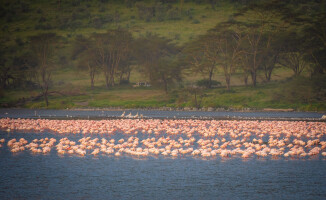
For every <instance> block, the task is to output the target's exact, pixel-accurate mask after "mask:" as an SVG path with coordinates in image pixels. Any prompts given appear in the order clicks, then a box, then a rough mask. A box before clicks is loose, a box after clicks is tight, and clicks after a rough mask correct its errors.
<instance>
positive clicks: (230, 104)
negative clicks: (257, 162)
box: [0, 71, 326, 111]
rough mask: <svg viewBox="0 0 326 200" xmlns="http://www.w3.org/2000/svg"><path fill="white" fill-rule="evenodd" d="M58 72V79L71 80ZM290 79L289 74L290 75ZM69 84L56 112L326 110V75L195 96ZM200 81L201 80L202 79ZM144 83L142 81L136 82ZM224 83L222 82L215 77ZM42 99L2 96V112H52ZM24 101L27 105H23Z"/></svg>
mask: <svg viewBox="0 0 326 200" xmlns="http://www.w3.org/2000/svg"><path fill="white" fill-rule="evenodd" d="M69 74H70V73H69V71H67V72H66V74H60V73H58V74H57V76H55V77H61V79H60V80H65V79H64V78H63V77H64V76H68V77H69ZM284 74H286V73H284ZM70 76H71V77H74V78H72V79H70V81H69V82H68V81H67V82H64V81H60V82H54V83H53V87H52V89H51V91H52V94H51V95H50V98H49V103H50V104H49V107H48V108H51V109H66V108H110V107H111V108H112V107H115V108H162V107H171V108H186V109H192V108H195V107H197V108H203V109H207V108H224V109H235V110H243V109H247V108H249V109H259V110H262V109H264V108H274V109H294V110H298V111H325V110H326V100H325V89H324V88H325V87H326V81H325V80H326V78H325V76H320V77H316V78H314V79H310V78H308V77H298V78H293V77H292V78H291V77H287V78H286V76H285V77H284V79H283V80H277V81H271V82H269V83H263V82H261V83H260V84H259V85H258V86H256V87H252V86H244V85H243V84H241V80H240V78H241V77H237V76H235V77H233V82H234V84H233V86H232V88H231V90H230V91H227V90H226V88H225V87H224V86H223V85H222V86H221V87H219V88H213V89H203V90H201V91H199V92H198V93H197V94H196V100H195V95H194V94H191V93H190V92H188V91H187V89H186V86H184V85H175V86H174V87H173V88H170V92H169V93H167V94H166V93H165V92H164V90H163V88H160V87H158V86H152V87H148V88H145V87H141V88H134V87H133V86H132V84H129V85H122V86H115V87H112V88H110V89H107V88H106V87H105V86H104V82H103V80H102V77H100V76H98V78H97V82H96V84H95V88H94V89H93V90H91V89H90V87H89V83H88V79H87V77H86V76H84V74H79V75H77V76H72V74H70ZM198 78H200V77H198ZM132 79H133V80H142V78H141V76H140V75H138V76H137V77H132ZM215 79H216V80H220V81H221V82H222V81H223V80H222V77H221V76H218V75H217V77H215ZM56 91H60V93H56ZM39 94H40V91H39V90H28V91H27V90H18V89H17V90H7V91H2V98H1V99H0V103H1V105H2V107H7V106H14V107H15V106H18V107H24V108H46V106H45V102H44V100H43V98H42V97H40V98H39V99H37V100H30V99H31V97H35V96H37V95H39ZM23 99H24V100H23Z"/></svg>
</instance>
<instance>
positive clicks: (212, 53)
mask: <svg viewBox="0 0 326 200" xmlns="http://www.w3.org/2000/svg"><path fill="white" fill-rule="evenodd" d="M212 39H213V38H212V35H209V34H207V35H203V36H200V37H198V38H197V40H196V41H194V42H191V43H190V44H189V45H187V46H186V47H185V51H184V52H185V54H186V55H187V60H188V63H189V64H190V66H191V68H192V70H193V71H194V72H200V73H201V74H202V75H204V76H207V80H208V85H207V87H208V88H211V87H212V77H213V74H214V73H215V71H216V69H217V66H218V63H219V59H218V57H217V55H218V53H219V49H218V47H217V46H216V45H215V44H214V42H212Z"/></svg>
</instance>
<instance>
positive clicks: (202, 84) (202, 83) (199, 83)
mask: <svg viewBox="0 0 326 200" xmlns="http://www.w3.org/2000/svg"><path fill="white" fill-rule="evenodd" d="M196 85H197V86H199V87H206V88H209V80H208V79H202V80H199V81H197V83H196ZM220 85H221V82H218V81H214V80H211V87H218V86H220Z"/></svg>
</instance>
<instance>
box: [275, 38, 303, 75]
mask: <svg viewBox="0 0 326 200" xmlns="http://www.w3.org/2000/svg"><path fill="white" fill-rule="evenodd" d="M305 53H306V52H305V50H304V48H303V40H302V38H300V37H299V36H298V35H297V34H296V33H294V32H292V33H289V34H288V35H287V37H286V40H285V41H284V42H283V48H282V53H281V55H280V59H279V61H278V63H279V64H280V65H282V66H284V67H286V68H290V69H292V70H293V72H294V76H299V75H300V74H301V72H302V71H303V70H304V68H305V67H306V66H307V62H306V61H305V60H304V56H305Z"/></svg>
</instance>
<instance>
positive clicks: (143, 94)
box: [0, 0, 326, 111]
mask: <svg viewBox="0 0 326 200" xmlns="http://www.w3.org/2000/svg"><path fill="white" fill-rule="evenodd" d="M258 2H259V1H258ZM261 2H265V1H261ZM261 2H259V3H258V4H257V5H258V7H254V6H253V7H250V6H252V5H251V4H250V3H248V2H246V1H231V0H230V1H229V0H223V1H198V0H194V1H191V0H188V1H187V0H186V1H183V0H180V1H159V0H156V1H154V0H153V1H151V0H147V1H131V0H126V1H114V0H99V1H95V0H72V1H71V0H59V1H57V0H52V1H22V0H14V1H8V0H5V1H2V2H1V3H0V13H1V15H0V24H1V25H0V30H1V31H0V36H1V37H0V38H1V39H0V40H1V44H2V47H1V49H0V53H1V58H0V60H1V62H0V64H1V74H0V75H1V77H0V78H1V88H0V104H1V106H2V107H15V106H18V107H27V108H57V109H62V108H108V107H121V108H161V107H171V108H196V109H198V108H203V109H207V108H223V109H230V108H232V109H238V110H242V109H247V108H251V109H263V108H282V109H283V108H284V109H286V108H291V109H296V110H305V111H325V110H326V103H325V102H326V83H325V80H326V79H325V75H324V71H325V64H324V60H325V55H324V54H323V52H324V51H325V44H324V45H322V46H321V47H320V46H319V45H320V44H319V43H318V41H317V39H316V40H312V39H311V40H309V41H308V40H307V39H305V40H304V38H314V37H307V34H308V33H309V34H310V32H308V31H307V30H308V28H311V27H312V28H314V27H313V25H311V27H309V26H308V24H312V23H311V21H315V22H316V26H317V25H320V24H319V23H322V22H321V20H319V19H320V16H319V15H320V13H322V11H323V10H322V9H323V8H324V6H325V2H324V1H321V2H317V3H316V2H314V3H311V4H306V3H304V2H303V3H302V2H301V3H299V4H298V5H299V6H297V7H295V6H293V5H296V4H297V3H298V2H296V1H293V2H290V3H284V2H282V1H272V4H271V5H273V6H274V5H275V7H277V6H282V9H283V8H284V10H286V9H293V11H291V12H293V15H294V16H296V18H297V19H300V20H301V21H300V23H299V22H297V21H299V20H297V19H296V20H293V21H289V20H288V19H287V18H285V17H284V16H285V14H284V13H285V12H283V11H282V12H283V13H281V10H282V9H275V10H277V12H276V14H275V13H272V11H271V14H272V15H271V16H273V18H272V20H270V21H268V23H266V24H264V28H265V27H275V26H277V27H278V26H279V30H278V31H280V30H282V33H288V35H286V34H284V36H283V34H279V33H280V32H277V31H275V28H274V29H271V28H265V29H263V28H262V27H263V26H260V25H259V24H258V23H257V22H256V21H257V19H256V18H257V16H259V15H257V16H256V14H255V13H256V12H258V11H259V12H262V13H266V12H265V11H264V10H263V9H265V8H264V6H265V7H266V6H267V5H269V4H268V3H270V2H268V1H266V2H267V3H261ZM253 3H254V1H253ZM265 4H266V5H265ZM294 7H295V9H297V10H295V9H294ZM307 7H308V8H310V9H311V11H309V12H307V13H306V14H305V15H300V14H297V13H298V11H300V8H301V9H304V8H307ZM257 8H258V9H257ZM285 8H286V9H285ZM272 9H273V8H272V7H271V9H270V10H272ZM248 10H249V11H248ZM308 10H309V9H308ZM273 12H274V11H273ZM266 16H267V17H270V16H268V15H266ZM322 17H323V16H322ZM309 20H310V21H309ZM308 22H309V23H308ZM223 23H228V25H227V26H228V27H230V28H226V29H227V31H233V32H230V35H232V34H234V33H237V34H238V33H239V30H241V31H242V32H241V34H240V35H242V37H241V38H242V41H243V42H241V44H240V39H239V38H237V40H234V38H229V37H228V35H227V36H226V37H225V40H230V41H231V42H229V43H228V45H233V46H230V48H229V49H231V48H235V45H237V44H239V50H238V51H239V55H240V54H241V55H240V56H238V58H237V59H236V60H228V59H230V52H227V55H226V54H225V55H224V54H223V53H222V52H223V51H222V50H221V48H222V45H221V41H222V40H218V42H220V43H214V42H216V41H217V40H215V39H216V38H218V37H222V36H223V33H222V32H221V30H222V29H223V28H222V27H223V26H222V25H223ZM246 23H247V24H246ZM254 23H257V24H256V25H255V26H260V27H258V28H257V27H255V26H252V24H254ZM275 24H276V25H275ZM279 24H282V27H281V26H280V25H279ZM252 27H254V28H252ZM116 30H117V31H122V32H121V33H124V32H126V33H127V34H129V33H130V34H131V37H130V41H131V42H130V43H128V44H127V46H126V47H128V55H127V53H125V54H124V55H122V56H121V59H120V58H119V61H118V62H120V64H119V63H118V65H116V68H113V69H112V70H114V71H113V72H112V75H111V78H112V81H113V82H108V80H106V79H105V76H104V73H105V70H104V71H103V69H102V66H104V63H102V64H98V62H99V61H98V60H96V59H97V58H96V56H97V55H96V52H97V50H98V49H100V48H99V47H100V46H96V47H95V46H94V44H97V43H96V42H97V38H100V37H102V36H105V34H107V33H110V32H111V33H110V34H116V33H115V32H114V31H116ZM284 30H286V31H284ZM237 31H238V32H237ZM250 31H252V32H250ZM253 31H256V32H253ZM263 31H264V33H263V34H262V36H261V38H263V39H261V40H256V41H257V42H258V43H259V44H258V43H257V45H261V46H259V47H258V46H257V51H256V52H258V54H259V56H260V57H258V58H255V59H259V60H257V62H256V61H255V60H252V59H253V58H251V57H248V56H253V53H250V52H249V51H251V50H252V48H250V40H248V42H247V38H249V39H250V37H252V38H255V37H256V38H257V34H260V33H262V32H263ZM273 31H274V32H273ZM48 33H51V34H54V35H55V40H54V41H55V44H54V46H53V49H52V51H51V58H50V56H49V60H47V62H49V63H50V64H51V66H52V68H51V69H50V68H49V69H46V70H48V71H45V73H48V75H49V79H48V80H46V81H47V82H46V81H44V80H43V79H42V78H41V74H40V68H39V67H40V59H39V58H38V57H37V53H36V52H35V48H34V49H33V46H34V47H35V46H37V45H39V43H38V42H39V41H41V40H40V38H41V37H40V36H42V34H48ZM293 33H295V34H296V35H297V36H295V37H293ZM119 34H120V33H118V34H116V35H112V38H114V37H116V38H117V39H116V42H118V45H117V46H116V47H112V46H111V47H110V48H118V47H119V46H122V42H125V41H126V40H125V39H122V40H121V38H119ZM255 34H256V35H255ZM273 34H274V35H273ZM291 34H292V35H291ZM120 35H121V34H120ZM275 35H278V36H275ZM128 37H129V36H128ZM212 37H213V39H212ZM288 37H291V38H295V39H296V40H294V39H293V42H292V41H291V42H292V43H290V41H289V40H287V39H284V38H288ZM205 38H206V39H205ZM210 38H211V39H210ZM214 38H215V39H214ZM270 38H272V40H271V39H270ZM113 40H114V39H113ZM299 40H300V41H303V42H298V41H299ZM35 41H36V42H35ZM80 41H87V42H90V44H91V46H92V45H93V46H94V47H93V46H92V49H86V50H85V46H81V45H80V44H81V43H78V42H80ZM119 41H121V42H120V43H119ZM156 41H157V42H158V43H157V48H158V49H155V48H154V45H153V44H154V43H155V44H156ZM270 43H271V44H272V45H270ZM297 43H300V44H304V45H303V46H300V47H298V46H297V45H294V44H297ZM83 44H84V43H83ZM85 44H86V43H85ZM78 45H80V46H78ZM146 45H147V46H146ZM205 45H206V46H205ZM209 45H212V46H209ZM218 45H221V48H220V49H217V50H216V49H214V46H215V47H216V46H218ZM201 47H203V48H201ZM204 47H205V48H210V49H209V50H208V49H205V48H204ZM285 47H291V48H285ZM308 47H309V48H308ZM78 48H79V49H78ZM96 48H97V49H96ZM152 48H153V49H152ZM258 48H259V49H258ZM151 49H152V50H151ZM316 49H318V51H317V50H316ZM146 50H148V51H146ZM206 50H207V53H205V52H206ZM215 50H216V51H218V52H217V53H216V54H212V53H213V52H214V51H215ZM308 50H309V51H308ZM156 51H157V54H155V55H158V57H157V58H156V60H152V61H150V62H149V60H148V57H153V56H154V54H153V52H156ZM276 51H277V52H276ZM93 53H94V55H93ZM146 53H147V54H146ZM209 54H212V55H209ZM245 54H246V55H245ZM301 54H302V55H301ZM49 55H50V54H49ZM191 55H195V57H194V56H191ZM274 55H277V56H275V62H274V63H272V64H271V62H272V61H270V60H271V58H274V57H273V56H274ZM294 55H300V57H299V58H298V59H299V62H304V64H303V65H304V66H303V67H302V69H301V68H300V69H299V70H301V71H299V72H297V71H295V70H296V69H293V68H291V66H290V65H291V64H293V63H291V62H290V61H291V58H292V57H293V56H294ZM160 56H161V57H160ZM196 56H201V57H198V59H200V63H199V64H198V63H197V64H198V66H197V68H196V65H195V64H194V61H197V60H194V59H195V58H196ZM208 56H211V57H208ZM212 56H213V57H212ZM214 56H215V57H214ZM223 56H224V57H223ZM226 56H227V57H226ZM291 56H292V57H291ZM95 58H96V59H95ZM210 58H214V59H215V61H216V60H217V61H216V62H215V64H213V65H212V66H213V68H212V75H211V76H208V71H207V69H206V68H205V67H207V66H209V65H211V64H210V62H211V59H210ZM245 58H248V60H245ZM276 58H277V60H276ZM313 58H314V59H313ZM85 59H87V60H85ZM192 59H193V60H192ZM196 59H197V58H196ZM86 61H87V62H88V63H91V64H92V65H93V67H94V85H93V86H92V87H91V85H90V68H87V66H86V65H85V63H86ZM224 61H228V62H229V61H230V62H232V63H233V65H232V66H233V67H230V66H229V65H228V66H227V67H229V68H225V67H223V66H225V63H224ZM258 61H259V62H258ZM317 61H318V62H317ZM246 62H248V63H246ZM250 62H251V63H250ZM255 62H256V63H260V64H259V65H257V66H254V68H250V67H252V66H253V64H252V63H255ZM266 66H267V67H270V68H268V69H267V68H266ZM271 66H272V68H271ZM95 67H96V68H95ZM198 67H201V68H198ZM268 70H270V77H269V78H267V77H266V73H267V72H268ZM253 71H254V72H255V76H254V79H253V78H252V77H251V76H252V72H253ZM227 75H229V76H230V83H229V85H228V82H227V81H226V77H227ZM244 78H246V82H245V81H244ZM42 80H43V82H42ZM204 81H209V85H200V82H202V83H203V82H204ZM138 82H149V83H151V85H152V86H151V87H137V88H135V87H133V85H135V84H136V83H138ZM256 82H257V84H256ZM212 83H216V86H214V87H213V86H212V85H211V84H212ZM205 84H206V83H205ZM44 85H46V87H47V88H48V89H46V90H45V89H44ZM44 98H48V104H49V105H48V106H47V105H46V102H45V101H44Z"/></svg>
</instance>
